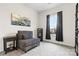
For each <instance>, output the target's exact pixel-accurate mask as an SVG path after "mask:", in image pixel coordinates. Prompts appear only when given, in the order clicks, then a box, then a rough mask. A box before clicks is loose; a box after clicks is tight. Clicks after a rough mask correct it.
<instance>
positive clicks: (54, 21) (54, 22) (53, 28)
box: [50, 14, 57, 33]
mask: <svg viewBox="0 0 79 59" xmlns="http://www.w3.org/2000/svg"><path fill="white" fill-rule="evenodd" d="M56 26H57V14H55V15H50V30H51V33H55V31H56Z"/></svg>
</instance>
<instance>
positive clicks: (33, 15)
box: [0, 4, 38, 51]
mask: <svg viewBox="0 0 79 59" xmlns="http://www.w3.org/2000/svg"><path fill="white" fill-rule="evenodd" d="M11 12H13V13H16V14H17V15H22V16H24V17H27V18H29V20H31V27H26V26H16V25H11ZM37 20H38V14H37V12H36V11H34V10H32V9H31V8H28V7H27V6H25V5H23V4H0V51H3V37H4V36H6V35H11V34H12V33H17V31H18V30H29V31H34V37H35V36H36V35H35V34H36V33H35V30H36V28H37V25H38V24H37Z"/></svg>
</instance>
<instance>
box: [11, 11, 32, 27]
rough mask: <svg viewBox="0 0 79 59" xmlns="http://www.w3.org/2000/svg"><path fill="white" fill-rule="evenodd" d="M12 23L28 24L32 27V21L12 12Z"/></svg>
mask: <svg viewBox="0 0 79 59" xmlns="http://www.w3.org/2000/svg"><path fill="white" fill-rule="evenodd" d="M11 24H12V25H18V26H28V27H30V26H31V21H30V20H29V19H28V18H26V17H22V16H20V15H17V14H13V13H11Z"/></svg>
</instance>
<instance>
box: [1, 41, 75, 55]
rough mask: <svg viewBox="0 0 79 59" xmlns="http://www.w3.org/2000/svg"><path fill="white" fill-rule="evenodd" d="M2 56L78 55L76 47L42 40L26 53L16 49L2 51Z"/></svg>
mask: <svg viewBox="0 0 79 59" xmlns="http://www.w3.org/2000/svg"><path fill="white" fill-rule="evenodd" d="M0 55H1V56H76V54H75V51H74V48H71V47H66V46H62V45H57V44H52V43H47V42H41V43H40V46H38V47H35V48H34V49H32V50H30V51H28V52H27V53H24V52H23V51H21V50H15V51H12V52H9V53H7V54H4V53H0Z"/></svg>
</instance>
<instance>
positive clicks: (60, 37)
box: [56, 11, 63, 41]
mask: <svg viewBox="0 0 79 59" xmlns="http://www.w3.org/2000/svg"><path fill="white" fill-rule="evenodd" d="M56 40H57V41H63V24H62V11H60V12H57V29H56Z"/></svg>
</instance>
